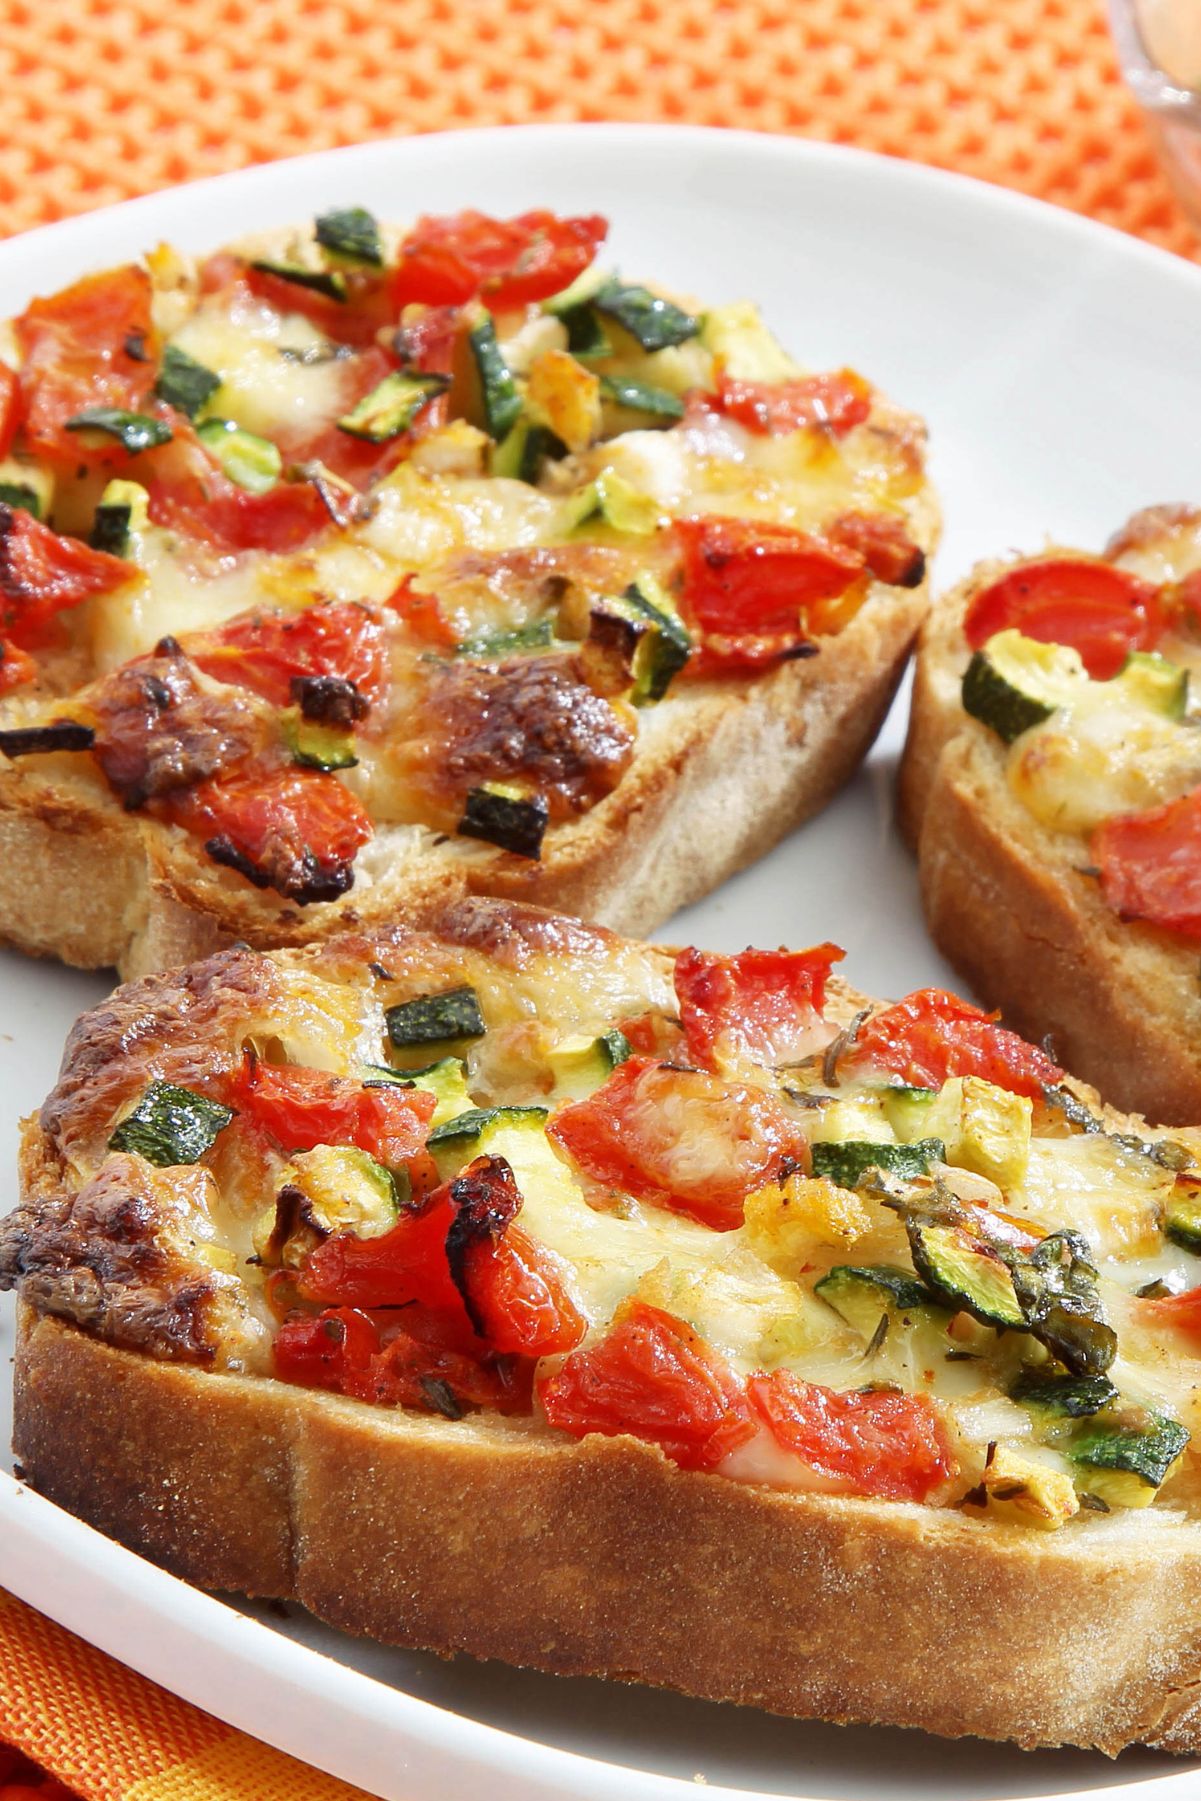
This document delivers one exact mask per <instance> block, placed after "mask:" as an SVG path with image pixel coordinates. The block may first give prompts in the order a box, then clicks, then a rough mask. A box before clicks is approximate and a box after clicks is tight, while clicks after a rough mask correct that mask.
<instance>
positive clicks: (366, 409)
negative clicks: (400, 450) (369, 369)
mask: <svg viewBox="0 0 1201 1801" xmlns="http://www.w3.org/2000/svg"><path fill="white" fill-rule="evenodd" d="M449 386H450V377H449V375H422V374H418V373H414V372H412V371H409V370H401V369H393V370H392V371H391V373H390V374H388V375H385V377H384V379H383V381H381V382H378V383H377V384H376V386H375V387H374V388H372V390H371V392H370V394H365V395H364V396H363V398H362V400H360V401H359V402H358V404H357V405H356V406H353V407H352V408H351V409H350V411H349V413H344V414H343V416H342V417H341V419H339V420H338V430H339V431H344V432H349V433H350V435H351V437H352V438H365V439H366V440H367V442H368V443H369V444H386V443H388V441H389V440H390V439H391V438H399V437H400V435H401V434H402V432H407V431H408V429H409V427H410V426H411V425H412V423H413V421H414V419H415V418H416V417H417V415H418V413H419V412H420V411H421V409H422V407H424V406H428V405H429V403H430V401H431V400H434V399H436V398H437V396H438V395H439V394H443V393H445V391H446V389H447V388H448V387H449Z"/></svg>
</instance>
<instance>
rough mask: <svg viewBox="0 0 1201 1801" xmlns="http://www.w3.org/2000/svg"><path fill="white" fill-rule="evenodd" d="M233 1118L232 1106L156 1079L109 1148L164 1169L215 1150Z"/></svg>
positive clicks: (114, 1135) (194, 1159)
mask: <svg viewBox="0 0 1201 1801" xmlns="http://www.w3.org/2000/svg"><path fill="white" fill-rule="evenodd" d="M233 1117H234V1110H233V1108H232V1107H223V1106H221V1105H220V1103H219V1102H217V1101H210V1100H207V1099H206V1098H205V1096H204V1095H202V1094H194V1093H193V1091H192V1090H191V1089H190V1088H178V1087H176V1085H175V1084H174V1083H173V1082H152V1083H151V1084H150V1086H149V1088H147V1090H146V1092H145V1094H143V1096H142V1098H141V1100H140V1101H139V1102H138V1104H137V1106H136V1107H135V1108H134V1110H133V1112H132V1113H129V1114H127V1115H126V1117H125V1118H124V1119H123V1120H122V1121H121V1124H120V1125H119V1126H118V1127H117V1129H116V1131H115V1132H114V1133H113V1135H112V1137H111V1138H110V1139H109V1141H108V1148H109V1149H110V1151H129V1152H132V1153H133V1154H134V1155H135V1156H138V1157H144V1158H145V1159H146V1161H147V1163H154V1164H157V1165H158V1166H159V1167H160V1168H161V1169H167V1168H170V1167H171V1166H172V1165H175V1164H179V1163H196V1162H198V1161H199V1160H200V1158H201V1157H203V1156H204V1154H205V1152H206V1151H208V1150H211V1149H212V1147H213V1145H214V1144H215V1143H216V1142H217V1138H218V1135H219V1134H220V1133H221V1132H223V1131H224V1130H225V1128H226V1126H227V1125H228V1124H229V1122H230V1121H231V1120H232V1119H233Z"/></svg>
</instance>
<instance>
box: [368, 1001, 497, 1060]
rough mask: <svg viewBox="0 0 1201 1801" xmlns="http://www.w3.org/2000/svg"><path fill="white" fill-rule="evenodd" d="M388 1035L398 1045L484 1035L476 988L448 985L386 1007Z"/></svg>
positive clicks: (403, 1045) (441, 1041) (432, 1042)
mask: <svg viewBox="0 0 1201 1801" xmlns="http://www.w3.org/2000/svg"><path fill="white" fill-rule="evenodd" d="M387 1022H388V1037H389V1038H390V1039H391V1041H392V1043H393V1044H394V1045H396V1046H397V1047H398V1048H403V1047H405V1046H407V1045H410V1044H443V1043H450V1042H451V1041H452V1040H454V1039H456V1038H482V1037H483V1035H484V1032H485V1031H486V1030H487V1027H486V1026H485V1024H484V1016H483V1014H482V1013H481V1012H480V1003H479V997H478V996H477V994H476V992H475V989H474V988H468V987H463V988H449V989H447V991H446V993H445V994H423V995H418V996H417V998H416V999H415V1000H411V1001H401V1002H400V1004H399V1005H398V1006H395V1007H389V1008H388V1011H387Z"/></svg>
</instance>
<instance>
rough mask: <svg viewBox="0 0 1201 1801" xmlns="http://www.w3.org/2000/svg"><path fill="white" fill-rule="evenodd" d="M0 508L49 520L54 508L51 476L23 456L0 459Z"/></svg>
mask: <svg viewBox="0 0 1201 1801" xmlns="http://www.w3.org/2000/svg"><path fill="white" fill-rule="evenodd" d="M0 506H7V507H14V508H15V509H16V510H17V511H18V512H20V513H30V514H32V515H33V517H34V518H35V519H49V517H50V514H51V511H52V509H53V506H54V475H53V472H52V471H51V470H49V469H47V468H46V467H45V466H44V465H43V464H41V463H31V462H27V461H26V460H25V458H24V457H15V456H11V457H2V458H0Z"/></svg>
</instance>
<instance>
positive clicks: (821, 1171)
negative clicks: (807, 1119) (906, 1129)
mask: <svg viewBox="0 0 1201 1801" xmlns="http://www.w3.org/2000/svg"><path fill="white" fill-rule="evenodd" d="M943 1161H944V1147H943V1144H942V1141H941V1139H938V1138H918V1139H915V1140H914V1142H913V1143H912V1144H878V1143H876V1142H874V1141H873V1140H869V1139H848V1140H845V1141H844V1142H843V1143H841V1144H833V1143H828V1142H827V1143H824V1144H815V1145H814V1146H813V1173H814V1175H815V1176H828V1177H829V1178H830V1180H831V1182H837V1184H838V1186H839V1187H840V1188H854V1187H855V1185H856V1183H857V1182H858V1181H859V1179H860V1177H861V1176H863V1175H864V1174H866V1172H867V1171H868V1170H869V1169H881V1170H883V1171H884V1172H885V1174H886V1175H890V1176H900V1177H902V1178H903V1179H909V1180H912V1179H913V1177H915V1176H924V1175H925V1174H926V1172H927V1171H928V1170H929V1168H930V1165H931V1164H932V1163H941V1162H943Z"/></svg>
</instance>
